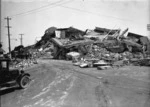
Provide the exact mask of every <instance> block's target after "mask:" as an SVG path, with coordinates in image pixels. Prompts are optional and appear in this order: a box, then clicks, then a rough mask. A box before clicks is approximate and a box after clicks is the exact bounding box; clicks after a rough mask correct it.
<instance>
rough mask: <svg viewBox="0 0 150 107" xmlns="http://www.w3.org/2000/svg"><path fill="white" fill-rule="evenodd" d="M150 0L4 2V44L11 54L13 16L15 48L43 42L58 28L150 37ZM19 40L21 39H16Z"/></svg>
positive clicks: (5, 0)
mask: <svg viewBox="0 0 150 107" xmlns="http://www.w3.org/2000/svg"><path fill="white" fill-rule="evenodd" d="M149 11H150V0H1V38H0V40H1V42H2V44H3V48H4V49H5V51H8V36H7V34H8V33H7V28H6V27H5V26H6V24H7V22H6V20H5V19H4V18H5V17H7V16H9V17H10V18H11V20H10V26H11V27H12V28H10V33H11V49H14V47H15V46H18V45H20V35H19V34H24V35H23V45H24V46H28V45H32V44H34V43H35V41H36V40H39V39H40V38H41V37H42V36H43V35H44V32H45V30H46V29H47V28H49V27H52V26H55V27H57V28H66V27H70V26H73V27H75V28H78V29H81V30H83V31H84V30H86V29H94V28H95V27H103V28H109V29H118V28H120V29H121V30H124V29H126V28H129V32H133V33H137V34H141V35H144V36H148V37H150V31H148V30H147V24H150V12H149ZM16 39H17V40H16Z"/></svg>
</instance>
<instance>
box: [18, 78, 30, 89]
mask: <svg viewBox="0 0 150 107" xmlns="http://www.w3.org/2000/svg"><path fill="white" fill-rule="evenodd" d="M29 82H30V78H29V76H28V75H25V76H23V77H21V78H20V80H19V86H20V88H23V89H24V88H26V87H28V85H29Z"/></svg>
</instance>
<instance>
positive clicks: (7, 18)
mask: <svg viewBox="0 0 150 107" xmlns="http://www.w3.org/2000/svg"><path fill="white" fill-rule="evenodd" d="M5 19H6V20H7V26H6V27H7V29H8V45H9V53H11V44H10V30H9V28H11V26H9V20H11V18H9V17H8V16H7V17H6V18H5Z"/></svg>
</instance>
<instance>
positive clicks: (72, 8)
mask: <svg viewBox="0 0 150 107" xmlns="http://www.w3.org/2000/svg"><path fill="white" fill-rule="evenodd" d="M60 7H63V8H67V9H71V10H76V11H80V12H86V13H89V14H94V15H98V16H103V17H110V18H114V19H118V20H126V21H131V20H129V19H123V18H119V17H114V16H108V15H102V14H98V13H95V12H90V11H86V10H81V9H78V8H74V7H68V6H64V5H61V6H60Z"/></svg>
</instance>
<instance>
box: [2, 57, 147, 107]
mask: <svg viewBox="0 0 150 107" xmlns="http://www.w3.org/2000/svg"><path fill="white" fill-rule="evenodd" d="M38 62H39V63H38V64H37V65H34V66H32V67H30V68H28V69H26V72H29V73H30V74H31V78H32V81H31V83H30V86H29V87H28V88H27V89H24V90H18V89H9V90H5V91H3V94H2V95H1V107H150V78H149V77H150V75H149V74H150V71H149V68H148V67H133V66H130V67H122V68H119V69H118V68H113V69H110V70H97V69H96V68H79V67H77V66H73V65H72V63H71V62H70V61H61V60H48V59H40V60H39V61H38Z"/></svg>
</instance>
